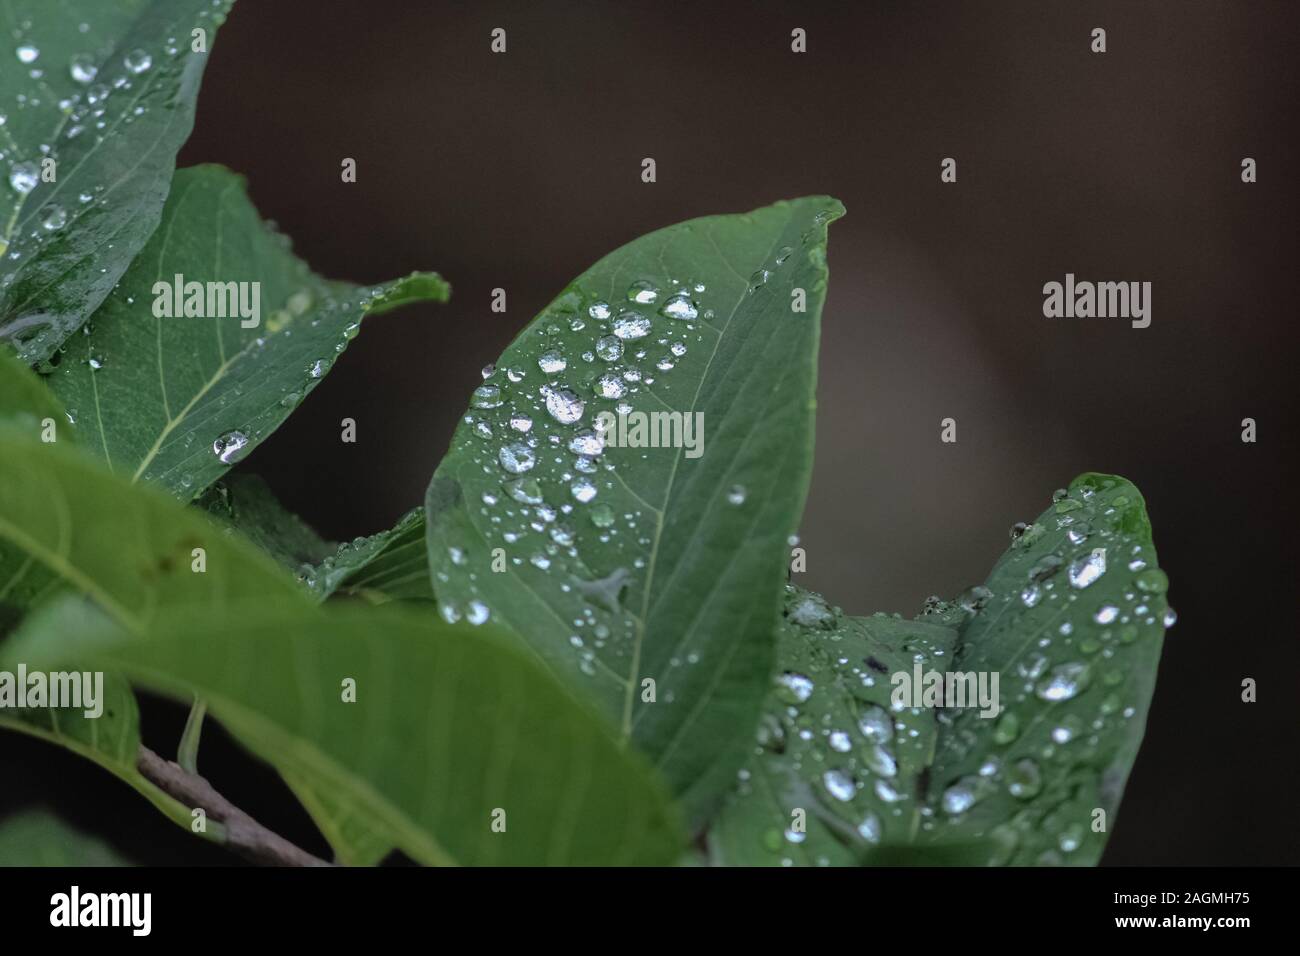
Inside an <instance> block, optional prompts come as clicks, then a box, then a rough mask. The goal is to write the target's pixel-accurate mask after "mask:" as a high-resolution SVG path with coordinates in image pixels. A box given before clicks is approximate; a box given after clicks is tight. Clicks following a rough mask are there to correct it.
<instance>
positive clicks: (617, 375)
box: [426, 197, 843, 821]
mask: <svg viewBox="0 0 1300 956" xmlns="http://www.w3.org/2000/svg"><path fill="white" fill-rule="evenodd" d="M842 214H843V207H842V206H841V205H840V204H839V203H838V202H837V201H835V200H833V199H829V198H826V197H810V198H805V199H798V200H794V201H791V202H784V203H778V204H777V205H774V206H769V207H766V208H763V209H759V210H756V211H755V212H752V213H749V214H747V215H733V216H713V217H709V218H704V219H696V220H692V221H690V222H685V223H681V224H679V225H676V226H671V227H669V228H666V229H661V230H659V231H658V232H654V233H650V234H649V235H646V236H643V237H641V238H640V239H637V240H635V241H633V242H631V243H629V244H628V245H626V246H624V247H623V248H622V249H619V250H618V251H616V252H614V253H612V254H610V255H608V256H606V257H605V258H604V259H602V260H601V261H600V262H598V263H597V264H596V265H594V266H593V267H592V268H591V269H589V270H588V271H587V272H585V273H584V274H583V275H582V276H580V277H579V278H578V279H577V280H576V282H574V283H573V284H572V285H571V286H570V287H569V288H567V289H566V290H565V291H564V292H563V293H562V294H561V295H560V296H559V297H558V298H557V299H555V300H554V301H553V302H552V303H551V304H550V305H549V306H548V307H547V308H546V309H545V310H543V312H542V314H541V315H540V316H538V317H537V318H536V319H535V320H534V321H533V322H532V323H531V324H530V325H529V326H528V327H527V328H526V329H525V330H524V331H523V332H522V333H521V334H520V336H519V337H518V338H517V339H516V340H515V341H514V342H513V343H512V344H511V345H510V346H509V347H508V348H507V349H506V351H505V352H504V353H503V354H502V356H501V358H500V359H499V361H498V362H497V363H496V367H495V371H494V372H493V374H492V375H491V376H490V377H489V378H488V379H487V381H485V382H484V384H483V387H482V389H480V390H479V391H478V392H476V395H475V399H474V407H472V408H471V409H470V414H469V415H468V416H467V418H466V420H465V422H464V423H463V424H462V425H461V427H460V428H459V429H458V430H457V432H456V435H455V437H454V438H453V440H452V446H451V450H450V452H449V453H448V455H447V457H446V458H445V459H444V460H443V462H442V464H441V465H440V466H439V468H438V470H437V472H436V473H435V475H434V478H433V481H432V482H431V484H430V486H429V492H428V495H427V501H426V511H427V515H428V524H429V528H428V544H429V564H430V572H431V574H432V575H433V588H434V591H435V592H436V594H437V595H438V600H439V602H440V605H441V610H442V612H443V613H444V614H445V615H447V616H449V617H456V616H459V615H464V616H466V617H467V618H469V619H478V618H482V617H483V616H484V615H485V614H489V613H490V614H491V616H492V618H493V619H494V620H496V621H500V622H503V623H505V624H507V625H509V626H510V627H511V628H512V629H513V630H514V631H515V632H517V633H518V634H519V635H520V636H521V637H522V639H523V640H525V641H526V642H527V643H528V645H529V646H530V647H531V648H532V649H533V651H535V652H536V653H537V655H538V656H539V657H540V658H541V659H542V660H543V661H544V662H545V663H546V665H547V666H548V667H549V668H550V669H551V670H552V671H553V672H554V673H556V674H558V675H559V676H560V677H561V678H562V679H564V680H565V681H566V682H567V683H568V684H569V686H571V687H573V688H575V689H576V691H577V692H578V693H579V694H581V695H582V696H583V697H584V698H586V699H590V700H593V701H595V703H596V704H597V706H598V707H599V708H600V709H601V710H602V711H603V712H605V713H606V714H609V715H610V716H611V717H612V718H613V719H614V720H615V721H617V722H618V725H619V727H620V731H621V734H622V736H623V737H624V738H630V739H631V740H632V741H633V742H634V743H635V744H636V745H637V746H638V747H639V748H640V749H641V750H642V751H644V752H645V753H647V754H648V755H649V756H650V757H651V759H652V760H653V761H654V763H655V765H656V766H657V767H658V768H659V769H660V770H661V771H662V772H663V774H664V775H665V777H666V778H667V779H668V781H669V783H670V785H671V787H672V788H673V790H674V792H675V793H676V794H677V795H678V796H679V798H681V799H682V800H683V801H684V803H685V805H686V806H687V808H688V813H689V815H690V816H691V818H692V819H693V820H694V821H699V820H701V819H702V818H703V817H704V816H705V815H707V813H708V811H709V810H710V809H711V808H712V807H713V806H714V804H715V803H716V801H717V799H719V798H720V797H721V795H722V793H723V791H724V790H725V789H726V788H727V787H728V786H729V785H730V783H731V780H732V778H733V776H734V773H735V770H736V768H737V766H738V764H739V762H740V760H741V759H742V757H743V753H744V749H745V746H746V744H747V739H748V737H749V734H750V733H751V731H752V728H753V723H754V720H755V718H756V717H757V715H758V710H759V707H760V705H761V703H762V698H763V695H764V694H765V693H766V690H767V680H768V673H769V670H770V666H771V661H772V641H773V637H772V631H773V623H774V622H775V620H776V618H777V613H778V593H779V591H778V589H779V586H780V583H781V581H782V580H783V579H784V576H785V562H786V555H787V550H788V545H787V544H786V541H787V538H788V537H789V535H790V534H792V533H793V532H794V530H795V527H796V525H797V523H798V520H799V516H800V512H801V510H802V508H803V503H804V498H805V495H806V492H807V486H808V480H809V475H810V470H811V466H812V440H813V391H814V385H815V380H816V355H817V342H818V330H819V321H820V314H821V306H822V301H823V299H824V297H825V290H826V258H825V250H826V227H827V223H829V222H830V221H831V220H833V219H835V218H837V217H839V216H840V215H842ZM638 283H640V284H642V285H638ZM650 290H653V298H654V301H653V302H651V301H648V300H649V299H650V298H651V297H652V293H651V291H650ZM796 290H802V291H803V293H804V294H805V295H806V312H799V311H794V310H793V308H792V307H793V306H794V305H796V304H797V303H798V301H799V300H798V297H797V296H796V295H794V293H796ZM638 294H639V296H640V298H641V299H642V300H647V301H635V299H636V298H637V296H638ZM678 296H680V297H681V298H678ZM666 313H676V315H677V316H678V317H672V316H670V315H669V314H666ZM636 317H639V318H636ZM642 320H648V322H649V325H650V328H649V331H648V334H645V335H644V336H641V337H630V336H627V335H626V333H628V332H629V331H632V330H633V327H634V326H636V325H637V324H639V323H641V322H642ZM616 330H622V331H623V332H624V333H625V338H624V340H623V341H622V349H621V351H622V354H621V357H619V358H618V359H616V360H615V359H612V358H610V359H606V358H605V357H602V356H609V355H611V353H610V352H609V351H608V350H607V349H606V345H608V343H607V342H606V343H601V344H599V345H598V340H600V339H602V337H604V336H608V335H611V334H612V333H613V332H614V331H616ZM673 345H677V346H678V347H677V349H674V348H673ZM683 347H684V348H685V351H684V352H681V349H682V348H683ZM551 352H554V353H556V354H557V355H558V356H559V358H561V359H563V361H564V363H565V367H564V368H563V369H560V368H559V367H558V366H559V363H558V361H557V362H553V361H551V356H550V355H548V353H551ZM677 353H681V354H677ZM670 366H671V367H670ZM547 369H550V371H547ZM603 376H609V378H606V379H605V380H604V382H605V383H604V384H603V385H602V383H601V379H602V377H603ZM565 389H568V390H570V391H571V393H572V396H573V397H576V398H577V399H580V400H581V401H582V402H583V403H584V405H583V409H582V415H581V418H580V419H579V420H577V421H574V422H571V423H565V420H566V419H569V418H572V412H573V411H574V410H576V405H575V404H573V401H572V398H571V397H570V395H569V394H566V393H565V392H564V390H565ZM601 391H603V392H604V393H605V394H606V395H608V396H610V397H601V395H600V394H599V393H600V392H601ZM618 393H625V394H623V395H622V396H621V397H619V395H618ZM548 398H549V402H548ZM619 401H625V402H626V403H628V404H629V405H630V406H631V407H632V408H633V409H634V410H637V411H644V412H664V411H670V410H671V411H677V412H687V413H693V412H700V413H702V414H703V417H704V426H703V437H704V446H703V454H702V455H700V456H699V457H686V454H685V451H686V449H684V448H681V447H677V448H662V447H659V448H632V447H621V448H615V447H605V448H604V451H603V454H601V455H599V456H597V457H594V458H592V457H590V456H587V455H582V454H579V453H575V452H574V451H572V450H571V443H572V442H574V440H575V439H577V438H579V436H580V434H581V433H583V432H584V431H587V430H590V429H592V427H593V423H594V420H595V417H596V415H597V414H598V413H600V412H603V411H611V412H612V411H614V410H615V409H616V407H617V406H618V404H619ZM548 406H549V409H548ZM566 406H567V407H566ZM512 415H518V416H526V417H528V418H529V419H531V421H532V425H531V428H530V430H528V431H526V432H523V431H520V430H519V429H518V428H517V427H515V426H514V425H512V423H511V418H512ZM692 421H693V420H692ZM517 424H518V425H519V426H522V418H521V419H520V420H519V421H518V422H517ZM684 437H685V436H684V435H682V434H680V430H679V438H684ZM590 441H591V438H590V436H587V442H588V445H590ZM681 443H682V442H679V444H681ZM516 444H522V445H523V446H526V447H527V454H526V455H525V454H523V453H522V452H520V453H516V454H515V455H514V458H515V459H516V461H517V460H518V459H520V458H524V459H529V458H531V460H533V461H534V462H535V464H534V466H533V467H532V468H531V469H530V470H528V471H527V473H526V474H522V475H521V476H520V480H519V482H518V483H513V484H512V482H515V478H516V476H515V475H514V474H512V473H511V472H510V470H509V468H511V467H513V468H515V469H516V470H518V469H519V468H520V467H521V465H520V464H518V463H516V462H512V461H511V460H510V458H511V454H512V453H511V451H510V450H509V449H510V446H513V445H516ZM580 451H581V449H580ZM580 459H581V460H580ZM584 468H586V469H587V471H585V472H584V471H583V470H582V469H584ZM588 481H589V482H590V483H591V487H590V488H587V486H586V484H585V482H588ZM575 488H576V491H575V490H574V489H575ZM591 490H594V491H595V492H596V497H595V498H594V500H589V501H586V502H585V503H584V501H583V500H581V499H583V498H588V497H589V492H590V491H591ZM742 498H743V502H741V499H742ZM732 501H736V502H738V503H732ZM497 548H501V549H504V557H505V559H506V563H505V568H506V573H493V566H492V565H493V562H494V557H495V555H494V553H493V552H494V550H495V549H497ZM765 595H770V597H765ZM647 679H653V680H654V681H655V685H656V686H655V701H656V702H654V703H649V702H644V701H643V699H642V697H643V694H644V693H647V688H646V685H644V684H643V681H645V680H647Z"/></svg>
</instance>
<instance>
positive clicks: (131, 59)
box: [122, 49, 153, 74]
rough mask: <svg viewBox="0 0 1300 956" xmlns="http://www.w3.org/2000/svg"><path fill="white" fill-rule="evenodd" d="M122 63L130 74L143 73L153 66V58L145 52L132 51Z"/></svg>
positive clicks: (139, 50)
mask: <svg viewBox="0 0 1300 956" xmlns="http://www.w3.org/2000/svg"><path fill="white" fill-rule="evenodd" d="M122 63H123V64H124V65H125V66H126V68H127V69H128V70H130V71H131V72H132V73H137V74H138V73H143V72H144V71H145V70H147V69H149V67H151V66H153V57H151V56H150V55H149V54H148V52H147V51H145V50H141V49H135V50H132V51H131V52H130V53H128V54H127V55H126V57H125V58H124V59H123V60H122Z"/></svg>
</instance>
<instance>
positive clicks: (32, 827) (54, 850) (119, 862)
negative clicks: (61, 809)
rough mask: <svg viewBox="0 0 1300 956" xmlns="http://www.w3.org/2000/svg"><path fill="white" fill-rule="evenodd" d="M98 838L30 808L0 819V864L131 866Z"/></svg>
mask: <svg viewBox="0 0 1300 956" xmlns="http://www.w3.org/2000/svg"><path fill="white" fill-rule="evenodd" d="M134 865H135V864H133V863H132V862H131V861H130V860H128V859H126V858H125V857H124V856H122V855H121V854H120V853H118V852H117V851H116V850H115V849H113V847H111V846H110V845H109V844H107V843H105V842H104V841H103V840H101V839H99V838H98V837H95V836H92V835H90V834H89V833H84V832H83V831H81V830H79V829H77V828H76V827H74V826H71V825H70V824H68V823H66V822H64V821H63V819H62V818H60V817H59V816H58V815H57V814H55V813H54V812H52V811H50V810H47V809H44V808H42V807H32V808H28V809H24V810H20V811H18V812H17V813H12V814H10V815H9V816H7V817H5V818H4V819H2V820H0V866H134Z"/></svg>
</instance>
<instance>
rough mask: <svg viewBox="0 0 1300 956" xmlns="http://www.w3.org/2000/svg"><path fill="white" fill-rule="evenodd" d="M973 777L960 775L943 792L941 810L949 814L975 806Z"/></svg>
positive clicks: (963, 811)
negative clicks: (960, 776)
mask: <svg viewBox="0 0 1300 956" xmlns="http://www.w3.org/2000/svg"><path fill="white" fill-rule="evenodd" d="M975 780H976V778H974V777H962V778H961V779H960V780H958V781H957V782H956V783H954V784H953V785H952V786H950V787H949V788H948V789H947V790H945V791H944V792H943V812H944V813H947V814H948V815H949V816H956V815H957V814H959V813H965V812H966V811H967V810H969V809H970V808H971V807H973V806H975V786H974V783H975Z"/></svg>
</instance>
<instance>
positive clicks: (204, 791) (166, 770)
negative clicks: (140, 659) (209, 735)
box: [136, 745, 330, 866]
mask: <svg viewBox="0 0 1300 956" xmlns="http://www.w3.org/2000/svg"><path fill="white" fill-rule="evenodd" d="M136 766H137V767H138V768H139V770H140V772H141V773H142V774H144V776H145V777H146V778H147V779H148V780H149V781H150V782H151V783H153V784H154V785H155V786H157V787H159V788H160V789H161V790H163V791H164V792H165V793H167V794H168V795H169V796H172V797H175V798H176V799H177V800H179V801H181V803H183V804H185V805H186V806H187V807H190V808H201V809H202V810H203V812H204V813H206V814H207V815H208V816H209V817H211V818H212V819H213V820H216V821H218V822H219V823H221V824H222V825H223V826H224V827H225V830H226V841H225V842H226V845H227V846H228V847H230V849H232V850H234V851H235V852H236V853H239V854H241V855H243V856H245V857H247V858H248V859H250V860H252V861H253V862H254V863H265V864H269V865H271V866H330V864H329V863H327V862H325V861H324V860H322V859H320V858H319V857H316V856H312V855H311V854H310V853H308V852H307V851H306V850H303V849H300V848H298V847H296V846H294V845H293V844H292V843H290V842H289V841H288V840H286V839H285V838H284V837H282V836H280V835H279V834H278V833H272V832H271V831H270V830H268V829H267V828H266V827H264V826H262V824H260V823H258V822H257V821H256V820H254V819H253V818H252V817H250V816H249V815H248V814H247V813H245V812H244V811H243V810H241V809H239V807H237V806H235V805H234V804H233V803H231V802H230V801H229V800H227V799H226V798H225V797H223V796H222V795H221V794H219V793H217V791H216V790H215V789H214V788H213V786H212V784H210V783H208V781H207V780H206V779H205V778H204V777H201V776H199V774H197V773H190V772H188V771H187V770H185V769H184V768H182V767H181V766H180V764H177V763H173V762H172V761H170V760H164V759H163V758H162V757H160V756H158V755H157V754H156V753H154V752H153V751H152V750H150V749H149V748H148V747H145V746H143V745H141V747H140V753H139V755H138V756H137V757H136Z"/></svg>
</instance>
